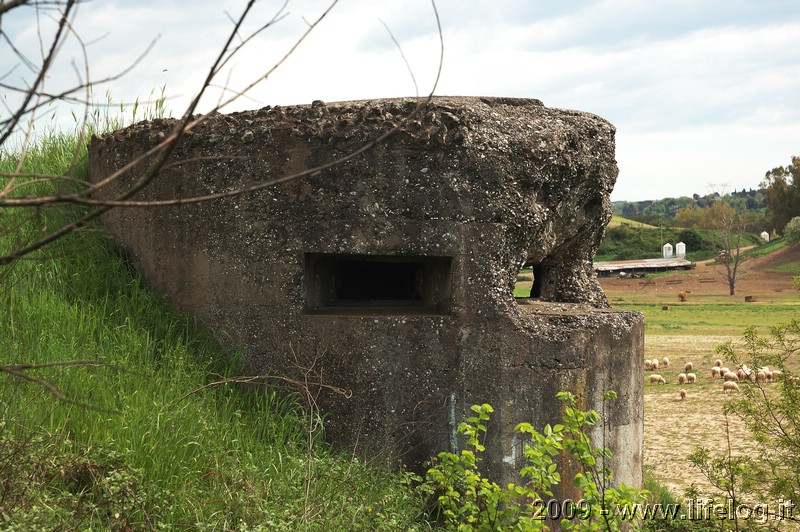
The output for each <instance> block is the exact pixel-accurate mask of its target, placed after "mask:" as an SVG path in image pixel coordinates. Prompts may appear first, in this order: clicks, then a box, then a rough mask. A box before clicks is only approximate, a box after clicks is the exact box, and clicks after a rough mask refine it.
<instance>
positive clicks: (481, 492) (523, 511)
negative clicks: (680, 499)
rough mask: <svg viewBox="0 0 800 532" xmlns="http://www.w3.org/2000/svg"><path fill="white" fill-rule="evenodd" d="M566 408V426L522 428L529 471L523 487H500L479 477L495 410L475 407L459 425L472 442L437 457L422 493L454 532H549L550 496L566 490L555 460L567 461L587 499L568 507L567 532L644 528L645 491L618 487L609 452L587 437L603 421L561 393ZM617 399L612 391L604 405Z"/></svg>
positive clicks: (523, 472) (518, 429) (568, 503)
mask: <svg viewBox="0 0 800 532" xmlns="http://www.w3.org/2000/svg"><path fill="white" fill-rule="evenodd" d="M557 397H558V399H560V400H561V401H562V402H563V403H564V414H563V416H562V423H560V424H556V425H554V426H550V425H547V426H545V427H544V429H543V431H542V432H538V431H537V430H536V429H534V428H533V426H532V425H531V424H530V423H520V424H518V425H517V426H516V428H515V430H516V432H518V433H520V434H521V435H524V436H526V437H529V438H530V443H529V444H527V445H526V446H525V452H524V454H525V458H526V461H527V464H526V465H525V467H523V468H522V469H521V470H520V472H519V474H520V477H521V479H522V480H523V481H524V483H522V484H514V483H510V484H508V486H506V487H502V486H500V485H498V484H497V483H495V482H492V481H491V480H489V479H488V478H486V477H485V476H483V475H482V474H481V472H480V471H479V467H478V465H479V463H480V460H481V458H480V454H481V453H482V452H484V451H485V447H484V445H483V442H482V440H483V436H484V435H485V433H486V423H487V422H488V421H489V419H490V414H491V413H492V412H493V409H492V407H491V406H490V405H488V404H483V405H473V406H472V410H473V412H475V415H474V416H471V417H469V418H467V420H466V421H465V422H463V423H461V424H460V425H459V426H458V432H459V433H461V434H463V435H464V436H465V437H466V439H467V442H466V443H467V445H466V446H467V448H466V449H463V450H462V451H461V452H460V453H449V452H444V453H440V454H439V455H438V458H437V459H436V460H435V461H434V464H433V466H432V467H431V468H430V469H429V470H428V472H427V474H426V477H425V482H424V483H423V484H422V485H421V486H420V487H419V488H418V489H420V490H422V491H424V492H426V493H428V494H429V495H432V496H434V497H435V502H436V508H437V510H438V512H439V514H440V517H441V519H442V520H443V521H444V525H445V526H446V527H447V529H450V530H547V529H548V522H547V521H546V520H545V519H546V517H547V512H548V504H547V502H544V501H546V500H547V499H546V497H552V496H553V490H552V488H553V486H555V485H557V484H559V483H561V480H562V479H561V475H560V473H559V472H558V464H557V462H556V457H558V456H564V455H565V454H568V455H569V456H571V457H572V458H574V459H575V460H576V461H577V462H578V463H579V464H580V466H581V471H580V472H579V473H577V474H576V475H575V477H574V478H573V479H572V481H573V483H574V485H575V487H577V488H578V489H579V490H580V492H581V494H582V497H581V498H580V499H579V500H576V501H563V502H564V503H566V504H564V505H560V506H561V507H562V508H563V509H564V518H563V519H561V521H560V523H559V524H560V525H561V527H562V528H563V529H565V530H581V531H582V530H620V529H623V528H624V527H625V526H627V527H628V529H629V530H636V529H638V528H639V524H638V522H637V521H636V520H635V516H636V508H637V507H638V506H639V505H640V504H641V503H642V501H644V499H645V498H646V496H647V492H646V491H644V490H641V489H635V488H632V487H629V486H626V485H624V484H622V483H620V485H619V487H612V485H611V481H612V477H613V475H612V471H611V469H610V468H608V467H606V466H605V459H606V458H609V457H610V456H611V452H610V451H609V450H608V449H606V448H604V447H594V445H593V444H592V441H591V439H590V438H589V436H588V434H587V433H586V431H587V429H588V428H590V427H592V426H594V425H595V424H597V423H598V422H599V421H600V419H601V418H600V415H599V414H598V413H597V412H596V411H594V410H589V411H582V410H579V409H577V408H576V400H575V396H574V395H572V394H571V393H569V392H559V393H558V394H557ZM613 398H616V393H615V392H613V391H608V392H606V393H605V394H604V400H610V399H613Z"/></svg>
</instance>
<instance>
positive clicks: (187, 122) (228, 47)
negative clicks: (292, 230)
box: [0, 0, 444, 265]
mask: <svg viewBox="0 0 800 532" xmlns="http://www.w3.org/2000/svg"><path fill="white" fill-rule="evenodd" d="M337 1H338V0H334V1H332V2H331V3H330V4H329V6H328V8H327V9H325V11H324V12H323V13H322V14H321V15H320V16H319V17H318V18H317V19H316V20H315V21H314V22H313V23H311V24H310V25H309V27H308V28H307V29H306V31H305V32H304V33H303V34H302V35H301V36H300V37H298V39H297V40H296V41H295V43H294V44H293V45H292V46H291V47H290V48H289V50H288V51H287V52H286V53H285V54H284V55H283V56H282V57H281V58H280V59H279V60H278V61H277V62H276V63H275V64H274V65H273V66H272V67H271V68H270V69H268V70H267V71H266V72H265V73H264V74H263V75H262V76H260V77H259V78H257V79H256V80H254V81H253V82H251V83H250V84H248V85H247V86H245V88H244V89H242V90H239V91H236V92H234V94H233V95H232V96H231V97H229V98H228V99H227V100H224V101H221V102H220V103H219V104H218V105H217V106H216V107H215V108H214V109H213V110H212V111H210V112H209V113H206V114H203V115H200V116H199V117H195V118H192V115H193V113H194V111H195V109H196V107H197V105H198V104H199V101H200V98H201V97H202V96H203V94H204V93H205V91H206V90H207V89H208V88H209V87H211V86H212V82H213V79H214V77H215V76H216V75H217V74H218V73H219V71H220V69H221V68H222V67H223V65H225V64H226V63H227V62H228V61H229V60H230V59H231V58H232V57H233V56H234V54H235V53H236V52H238V51H239V50H240V49H241V47H242V46H243V45H244V44H245V43H247V42H249V41H250V40H251V39H252V38H253V37H254V36H255V35H256V34H258V33H260V32H261V31H263V30H264V29H266V28H268V27H270V26H271V25H272V24H274V23H275V22H277V21H278V20H280V19H282V18H283V17H284V16H285V15H284V14H283V9H284V7H285V4H284V6H283V7H281V9H280V10H279V11H278V13H277V14H276V15H275V16H274V17H273V18H272V19H271V20H270V21H268V22H267V23H266V24H264V25H262V26H260V27H259V28H258V29H257V30H255V31H254V32H253V33H252V34H250V35H249V36H247V37H246V38H244V39H242V38H241V37H240V35H239V30H240V27H241V25H242V23H243V22H244V20H245V19H246V17H247V16H248V13H249V12H250V9H251V8H252V5H253V0H251V1H250V2H248V4H247V7H246V8H245V9H244V10H243V12H242V14H241V15H240V17H239V19H237V21H236V24H235V25H234V28H233V29H232V30H231V31H230V33H229V34H228V38H227V41H226V43H225V45H224V46H223V47H222V49H221V50H220V53H219V55H218V57H217V59H216V60H215V61H214V63H213V64H212V66H211V68H210V69H209V71H208V75H207V77H206V79H205V81H204V83H203V85H202V86H201V89H200V91H199V92H198V94H197V95H196V96H195V98H194V100H193V101H192V103H191V104H190V105H189V107H188V108H187V110H186V111H185V112H184V114H183V117H182V118H181V119H180V120H179V122H178V124H177V125H176V126H175V128H174V129H173V131H172V133H171V134H169V135H168V136H167V137H166V138H165V139H164V140H162V141H161V142H160V143H159V144H157V145H156V146H154V147H153V148H151V149H150V150H148V151H147V152H146V153H144V154H143V155H141V156H139V157H137V158H135V159H133V160H132V161H130V162H128V163H127V164H126V165H124V166H123V167H122V168H120V169H119V170H118V171H117V172H114V173H113V174H111V175H109V176H106V177H105V178H103V179H101V180H99V181H98V182H95V183H94V184H92V185H89V186H87V187H85V188H84V189H82V190H80V191H78V192H75V193H71V194H56V195H50V196H36V195H34V196H23V197H15V198H11V197H9V196H10V194H11V192H12V191H13V190H18V188H16V187H8V186H7V187H6V190H4V191H3V192H2V193H0V207H3V206H6V207H43V206H48V205H53V204H58V203H66V204H78V205H87V206H93V207H97V208H96V209H95V210H93V211H90V212H89V213H87V214H84V215H83V216H81V217H79V218H78V219H76V220H75V221H73V222H71V223H68V224H65V225H64V226H62V227H60V228H59V229H57V230H55V231H53V232H51V233H50V234H48V235H46V236H44V237H41V238H39V239H38V240H36V241H34V242H31V243H29V244H28V245H26V246H23V247H21V248H19V249H16V250H13V251H12V252H11V253H8V254H7V255H5V256H2V257H0V265H4V264H10V263H12V262H14V261H15V260H17V259H19V258H21V257H23V256H25V255H26V254H28V253H31V252H33V251H35V250H38V249H40V248H42V247H43V246H46V245H48V244H49V243H51V242H53V241H55V240H57V239H59V238H61V237H62V236H64V235H66V234H69V233H71V232H73V231H76V230H78V229H81V228H83V227H85V226H86V225H87V224H88V223H89V222H91V221H93V220H94V219H96V218H98V217H99V216H101V215H102V214H104V213H105V212H107V211H108V210H109V209H111V208H114V207H157V206H176V205H186V204H191V203H198V202H205V201H213V200H218V199H222V198H227V197H233V196H237V195H241V194H246V193H252V192H255V191H258V190H261V189H263V188H266V187H270V186H274V185H276V184H279V183H284V182H286V181H290V180H294V179H298V178H300V177H304V176H309V175H314V174H317V173H319V172H322V171H324V170H327V169H330V168H332V167H335V166H337V165H340V164H342V163H344V162H346V161H348V160H350V159H352V158H354V157H357V156H359V155H361V154H362V153H364V152H366V151H368V150H370V149H372V148H373V147H374V146H375V145H377V144H379V143H381V142H383V141H385V140H386V139H387V138H389V137H390V136H391V135H393V134H395V133H396V132H397V131H399V130H400V129H402V128H403V127H404V126H405V125H406V124H407V123H408V122H409V121H410V120H412V119H413V118H415V117H416V116H417V115H418V114H419V113H420V111H421V110H422V109H423V108H424V106H425V104H426V103H427V102H429V101H430V99H431V98H432V97H433V94H434V92H435V90H436V87H437V85H438V82H439V79H440V76H441V70H442V64H443V55H444V41H443V35H442V29H441V21H440V18H439V13H438V10H437V7H436V3H435V1H433V0H432V1H431V4H432V7H433V11H434V15H435V18H436V24H437V30H438V33H439V41H440V54H439V65H438V70H437V74H436V78H435V81H434V84H433V87H432V89H431V91H430V93H429V94H428V96H427V98H425V99H424V100H422V101H420V102H418V104H417V106H416V108H415V109H414V111H413V112H412V113H410V114H409V115H408V116H406V117H404V119H403V120H401V121H400V122H399V123H398V124H396V125H395V126H394V127H393V128H391V129H390V130H388V131H386V132H384V133H383V134H381V135H379V136H377V137H376V138H374V139H373V140H371V141H369V142H367V143H365V144H364V145H362V146H360V147H359V148H358V149H356V150H354V151H353V152H351V153H349V154H347V155H344V156H342V157H340V158H338V159H336V160H333V161H330V162H328V163H325V164H323V165H320V166H318V167H315V168H310V169H306V170H304V171H301V172H297V173H294V174H291V175H287V176H282V177H279V178H276V179H273V180H270V181H268V182H265V183H259V184H256V185H252V186H249V187H244V188H240V189H236V190H231V191H227V192H223V193H218V194H209V195H203V196H195V197H188V198H169V199H164V200H149V201H133V200H130V198H131V197H132V196H133V195H134V194H136V193H137V192H139V191H140V190H142V189H144V188H145V187H146V186H147V185H148V184H149V183H150V182H151V181H152V179H153V178H155V176H156V175H158V173H159V172H160V171H162V170H163V169H164V166H165V164H166V161H167V158H168V157H169V155H170V154H171V153H172V152H173V150H174V148H175V146H176V144H177V143H178V142H179V141H180V139H181V137H182V136H183V135H184V134H185V133H186V132H188V131H190V130H191V129H192V128H194V127H196V126H198V125H199V124H201V123H203V122H204V121H206V120H207V119H208V117H209V116H210V115H211V114H212V113H215V112H217V111H219V110H220V109H222V108H224V107H225V106H227V105H229V104H230V103H232V102H233V101H235V100H236V99H237V98H239V97H241V96H243V95H246V94H247V93H248V92H249V91H251V90H252V89H253V88H254V87H255V86H256V85H258V84H260V83H261V82H263V81H266V80H268V78H269V77H270V75H271V74H272V73H273V72H275V70H277V68H279V67H280V66H281V65H282V64H284V63H285V62H286V60H287V59H288V58H289V57H290V56H291V55H292V54H293V53H294V51H295V50H296V49H297V48H298V47H299V46H300V44H301V43H302V42H303V41H304V40H305V39H306V37H307V36H308V35H309V34H310V32H311V31H313V29H314V28H316V27H317V26H318V25H319V23H321V22H322V20H323V19H324V18H325V17H326V15H327V14H328V13H329V12H330V11H331V9H333V7H334V6H335V5H336V4H337ZM236 38H239V39H240V40H241V41H242V42H241V43H240V44H239V45H237V46H233V44H232V42H233V40H234V39H236ZM393 40H394V38H393ZM395 43H396V40H395ZM401 55H402V50H401ZM404 60H405V58H404ZM412 76H413V74H412ZM154 158H155V161H154V162H152V163H151V164H150V165H149V167H148V170H147V171H146V172H144V174H143V175H142V176H141V178H140V179H139V180H138V181H137V182H136V183H134V184H133V185H132V186H131V187H130V188H128V189H127V190H126V191H125V192H124V193H122V194H120V195H119V196H117V197H116V198H112V199H103V200H100V199H95V198H92V197H90V195H91V194H93V193H95V192H97V191H99V190H101V189H103V188H104V187H106V186H107V185H109V184H110V183H112V182H114V181H115V180H116V179H118V178H119V177H120V176H121V175H123V174H124V173H125V172H126V171H128V170H130V169H131V168H133V167H134V166H136V165H139V164H141V163H142V162H143V161H147V160H153V159H154Z"/></svg>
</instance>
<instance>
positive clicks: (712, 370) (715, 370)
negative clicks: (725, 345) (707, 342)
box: [711, 366, 722, 379]
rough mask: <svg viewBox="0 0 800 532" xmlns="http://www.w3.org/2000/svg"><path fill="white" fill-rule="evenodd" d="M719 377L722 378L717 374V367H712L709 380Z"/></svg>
mask: <svg viewBox="0 0 800 532" xmlns="http://www.w3.org/2000/svg"><path fill="white" fill-rule="evenodd" d="M721 376H722V374H721V373H720V372H719V366H713V367H712V368H711V378H712V379H717V378H719V377H721Z"/></svg>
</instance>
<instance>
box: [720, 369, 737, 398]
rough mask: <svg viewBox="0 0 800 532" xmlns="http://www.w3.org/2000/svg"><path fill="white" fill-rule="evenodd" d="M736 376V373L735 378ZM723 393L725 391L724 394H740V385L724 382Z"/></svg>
mask: <svg viewBox="0 0 800 532" xmlns="http://www.w3.org/2000/svg"><path fill="white" fill-rule="evenodd" d="M735 375H736V374H735V373H734V376H735ZM722 391H723V392H725V393H728V392H738V391H739V385H738V384H736V383H735V382H733V381H728V382H723V383H722Z"/></svg>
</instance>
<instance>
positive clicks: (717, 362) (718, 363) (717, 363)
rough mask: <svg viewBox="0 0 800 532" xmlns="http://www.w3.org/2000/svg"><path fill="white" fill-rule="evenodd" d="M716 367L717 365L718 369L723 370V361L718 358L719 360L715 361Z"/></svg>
mask: <svg viewBox="0 0 800 532" xmlns="http://www.w3.org/2000/svg"><path fill="white" fill-rule="evenodd" d="M714 365H715V366H716V367H718V368H721V367H722V359H719V358H718V359H716V360H715V361H714Z"/></svg>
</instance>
